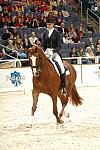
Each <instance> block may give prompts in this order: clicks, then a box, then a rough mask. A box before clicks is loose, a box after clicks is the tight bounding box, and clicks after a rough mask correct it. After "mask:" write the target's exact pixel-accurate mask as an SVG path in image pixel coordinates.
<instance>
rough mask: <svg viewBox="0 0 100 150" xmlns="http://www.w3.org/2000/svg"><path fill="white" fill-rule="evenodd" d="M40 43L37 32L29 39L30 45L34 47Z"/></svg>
mask: <svg viewBox="0 0 100 150" xmlns="http://www.w3.org/2000/svg"><path fill="white" fill-rule="evenodd" d="M37 41H38V38H37V37H36V36H35V32H32V34H31V37H30V38H29V42H30V45H31V46H33V45H34V44H36V42H37Z"/></svg>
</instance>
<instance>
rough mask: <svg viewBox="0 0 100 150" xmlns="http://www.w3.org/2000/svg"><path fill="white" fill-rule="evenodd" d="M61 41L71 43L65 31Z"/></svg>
mask: <svg viewBox="0 0 100 150" xmlns="http://www.w3.org/2000/svg"><path fill="white" fill-rule="evenodd" d="M63 43H64V44H69V43H73V41H72V38H70V37H69V36H68V33H67V32H66V33H65V36H64V37H63Z"/></svg>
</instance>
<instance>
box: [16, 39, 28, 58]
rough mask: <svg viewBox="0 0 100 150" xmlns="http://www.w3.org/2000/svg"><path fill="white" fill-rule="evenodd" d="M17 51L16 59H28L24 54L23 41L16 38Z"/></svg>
mask: <svg viewBox="0 0 100 150" xmlns="http://www.w3.org/2000/svg"><path fill="white" fill-rule="evenodd" d="M14 46H15V49H16V51H17V52H16V57H17V58H19V59H26V58H27V54H26V53H25V52H24V50H23V44H22V40H21V39H19V38H16V41H15V45H14Z"/></svg>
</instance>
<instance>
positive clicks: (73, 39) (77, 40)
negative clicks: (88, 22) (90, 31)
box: [72, 31, 80, 43]
mask: <svg viewBox="0 0 100 150" xmlns="http://www.w3.org/2000/svg"><path fill="white" fill-rule="evenodd" d="M72 41H73V42H74V43H79V42H80V39H79V37H78V36H77V34H76V32H75V31H74V32H73V34H72Z"/></svg>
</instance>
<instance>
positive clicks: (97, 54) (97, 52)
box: [95, 47, 100, 63]
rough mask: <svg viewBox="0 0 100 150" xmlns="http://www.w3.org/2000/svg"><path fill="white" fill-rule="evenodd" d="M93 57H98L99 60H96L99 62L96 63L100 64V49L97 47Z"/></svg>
mask: <svg viewBox="0 0 100 150" xmlns="http://www.w3.org/2000/svg"><path fill="white" fill-rule="evenodd" d="M95 55H96V56H99V58H98V60H99V61H98V62H99V63H100V47H97V48H96V53H95Z"/></svg>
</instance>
